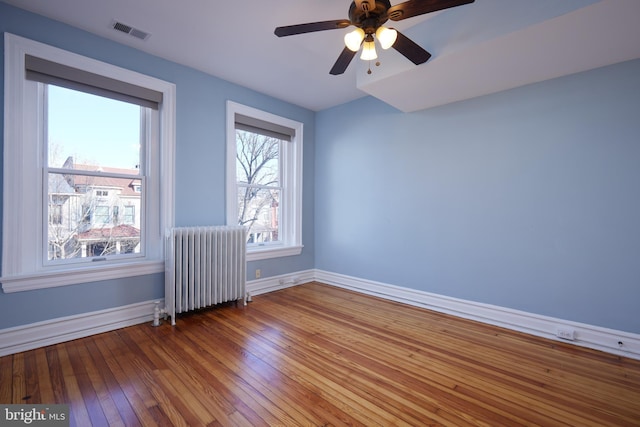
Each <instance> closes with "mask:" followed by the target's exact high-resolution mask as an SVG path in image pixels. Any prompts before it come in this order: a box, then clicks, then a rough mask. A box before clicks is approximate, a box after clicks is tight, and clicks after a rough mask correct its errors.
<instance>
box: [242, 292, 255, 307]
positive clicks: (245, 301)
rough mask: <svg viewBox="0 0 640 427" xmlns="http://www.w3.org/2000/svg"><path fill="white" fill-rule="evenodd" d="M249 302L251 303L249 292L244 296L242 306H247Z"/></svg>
mask: <svg viewBox="0 0 640 427" xmlns="http://www.w3.org/2000/svg"><path fill="white" fill-rule="evenodd" d="M251 301H253V300H252V299H251V292H247V295H246V296H245V298H244V305H247V303H248V302H251Z"/></svg>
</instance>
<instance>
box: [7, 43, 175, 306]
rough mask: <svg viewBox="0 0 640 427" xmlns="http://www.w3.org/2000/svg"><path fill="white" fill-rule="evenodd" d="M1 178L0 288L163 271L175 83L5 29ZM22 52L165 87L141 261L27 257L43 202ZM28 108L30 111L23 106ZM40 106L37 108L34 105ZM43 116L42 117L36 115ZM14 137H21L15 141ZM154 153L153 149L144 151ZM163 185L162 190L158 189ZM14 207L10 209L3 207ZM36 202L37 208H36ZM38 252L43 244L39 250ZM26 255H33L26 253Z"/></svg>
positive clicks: (170, 207)
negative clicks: (150, 248) (53, 262)
mask: <svg viewBox="0 0 640 427" xmlns="http://www.w3.org/2000/svg"><path fill="white" fill-rule="evenodd" d="M4 40H5V42H4V51H5V58H4V59H5V60H4V64H5V67H4V73H5V80H4V92H5V98H4V135H3V136H4V142H3V149H4V166H3V173H4V177H3V178H4V180H3V207H4V208H3V218H2V277H0V282H2V289H3V291H4V292H5V293H10V292H18V291H28V290H34V289H44V288H51V287H58V286H65V285H72V284H79V283H87V282H94V281H102V280H109V279H118V278H124V277H132V276H140V275H147V274H153V273H161V272H164V254H163V249H162V248H163V246H164V245H163V244H162V242H163V236H164V230H165V229H166V228H168V227H171V226H173V224H174V170H175V165H174V159H175V91H176V89H175V84H173V83H170V82H166V81H163V80H160V79H157V78H154V77H150V76H147V75H144V74H140V73H138V72H135V71H131V70H128V69H125V68H121V67H118V66H115V65H112V64H108V63H105V62H102V61H98V60H95V59H91V58H88V57H84V56H82V55H78V54H75V53H72V52H69V51H66V50H63V49H59V48H55V47H52V46H49V45H46V44H44V43H40V42H36V41H33V40H29V39H26V38H23V37H19V36H16V35H13V34H9V33H4ZM25 55H31V56H35V57H38V58H43V59H45V60H48V61H53V62H56V63H60V64H64V65H67V66H70V67H74V68H77V69H79V70H85V71H87V72H90V73H94V74H96V75H102V76H108V77H109V78H112V79H115V80H119V81H122V82H126V83H130V84H134V85H138V86H141V87H144V88H148V89H151V90H155V91H157V92H159V93H162V96H163V98H162V104H161V105H160V108H159V110H158V114H159V123H160V125H159V129H158V132H159V137H158V140H159V142H160V147H159V150H158V153H157V156H158V158H154V159H149V160H150V164H152V165H153V166H150V167H154V168H159V169H160V170H159V171H155V172H154V175H155V174H157V176H158V177H159V180H157V181H156V182H154V183H152V184H151V185H152V186H154V187H155V188H154V189H153V190H154V191H155V194H157V197H156V198H155V199H152V200H147V201H146V203H147V204H149V205H151V206H154V209H156V210H157V212H158V216H157V217H156V218H155V220H154V221H152V223H149V224H148V225H147V227H148V233H149V235H151V238H152V239H153V241H154V242H158V243H159V244H157V246H159V248H157V251H156V252H155V253H147V256H146V257H145V258H144V259H141V260H135V261H132V260H131V259H123V260H112V261H109V262H108V263H99V265H92V264H89V265H87V264H84V265H72V266H69V265H61V266H57V267H53V266H45V265H44V263H43V261H42V259H37V256H32V254H33V253H34V251H33V248H34V247H36V245H39V243H38V242H41V241H42V237H40V233H41V230H40V229H41V228H42V227H40V226H39V225H40V221H41V220H42V219H41V215H42V212H43V209H45V212H46V208H47V207H46V206H43V205H42V203H43V202H42V200H41V199H42V198H41V197H40V196H41V194H33V193H35V192H33V191H31V189H32V188H40V187H41V185H42V184H41V183H38V180H40V179H41V176H40V171H39V170H38V167H37V166H36V170H37V171H38V173H35V174H33V170H34V166H33V162H34V159H38V158H39V154H40V153H39V150H40V148H39V144H37V143H35V144H23V143H22V142H23V141H34V140H35V141H37V138H38V135H37V133H38V131H39V130H38V128H39V126H40V125H38V126H26V125H25V126H23V122H24V121H25V120H24V117H25V114H26V113H25V111H33V110H32V109H36V108H37V105H34V103H37V102H38V101H37V96H34V93H33V91H34V90H36V89H35V86H36V85H35V84H34V82H28V81H27V80H26V78H25ZM27 109H28V110H27ZM36 111H37V110H36ZM39 120H41V117H40V118H39ZM17 141H19V142H20V143H16V142H17ZM146 155H147V156H151V154H150V153H146ZM160 189H162V191H160ZM9 206H11V207H12V209H8V207H9ZM34 206H37V207H38V208H37V209H33V207H34ZM25 209H32V210H34V211H37V212H36V213H35V214H34V216H35V220H36V221H37V222H36V223H33V224H32V223H31V222H33V221H32V219H30V220H29V221H24V220H23V219H22V214H23V213H24V211H25ZM38 252H41V251H38ZM30 255H31V256H30Z"/></svg>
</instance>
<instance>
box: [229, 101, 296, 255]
mask: <svg viewBox="0 0 640 427" xmlns="http://www.w3.org/2000/svg"><path fill="white" fill-rule="evenodd" d="M227 153H228V157H227V223H228V224H230V225H244V226H245V227H246V228H247V259H248V260H250V261H251V260H257V259H265V258H273V257H278V256H288V255H298V254H300V253H301V251H302V235H301V234H302V123H299V122H296V121H294V120H290V119H286V118H283V117H279V116H276V115H273V114H270V113H266V112H264V111H261V110H257V109H254V108H251V107H247V106H244V105H240V104H237V103H234V102H231V101H229V102H228V103H227Z"/></svg>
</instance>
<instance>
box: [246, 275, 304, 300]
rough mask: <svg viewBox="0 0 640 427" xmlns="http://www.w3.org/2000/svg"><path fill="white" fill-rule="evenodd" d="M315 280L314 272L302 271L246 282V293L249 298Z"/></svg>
mask: <svg viewBox="0 0 640 427" xmlns="http://www.w3.org/2000/svg"><path fill="white" fill-rule="evenodd" d="M313 280H315V270H304V271H298V272H295V273H288V274H283V275H280V276H273V277H267V278H264V279H256V280H249V281H247V293H248V294H249V295H250V296H255V295H260V294H264V293H267V292H273V291H277V290H280V289H285V288H290V287H292V286H296V285H300V284H302V283H307V282H312V281H313Z"/></svg>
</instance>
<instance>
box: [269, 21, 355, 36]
mask: <svg viewBox="0 0 640 427" xmlns="http://www.w3.org/2000/svg"><path fill="white" fill-rule="evenodd" d="M349 25H351V21H349V20H348V19H336V20H335V21H320V22H310V23H308V24H298V25H288V26H286V27H278V28H276V30H275V31H274V33H275V35H276V36H278V37H285V36H293V35H295V34H304V33H313V32H315V31H325V30H337V29H339V28H346V27H348V26H349Z"/></svg>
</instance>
